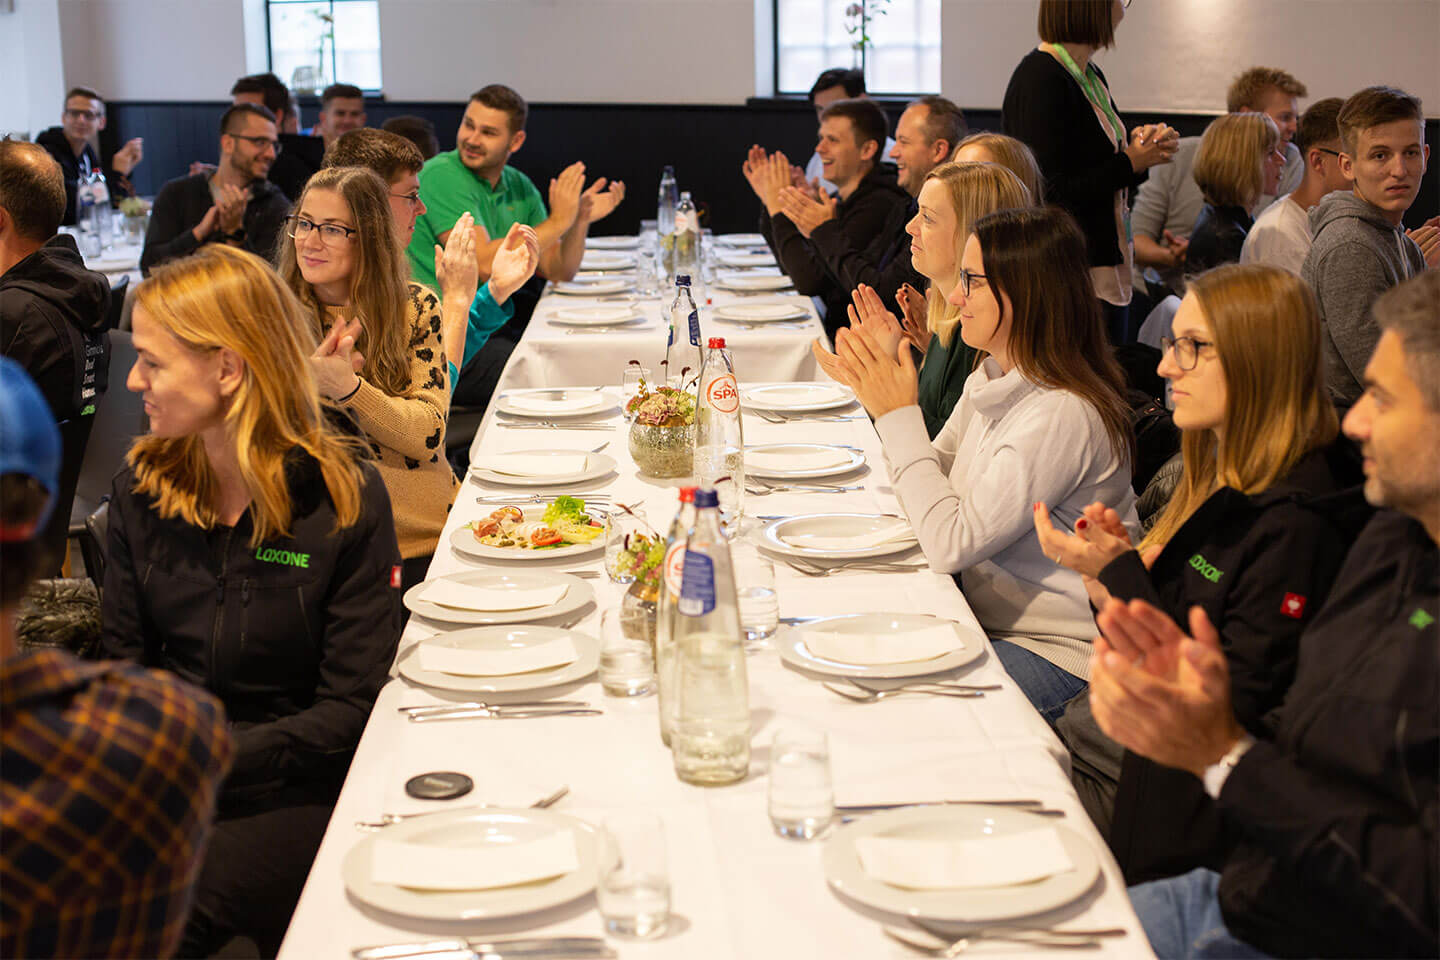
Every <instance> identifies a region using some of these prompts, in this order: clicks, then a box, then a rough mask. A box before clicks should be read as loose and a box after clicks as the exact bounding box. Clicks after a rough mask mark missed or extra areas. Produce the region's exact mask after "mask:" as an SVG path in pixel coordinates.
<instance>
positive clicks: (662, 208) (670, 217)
mask: <svg viewBox="0 0 1440 960" xmlns="http://www.w3.org/2000/svg"><path fill="white" fill-rule="evenodd" d="M679 202H680V188H679V186H677V185H676V183H675V168H674V167H672V166H669V165H668V164H667V165H666V167H665V171H664V172H663V173H661V174H660V199H659V203H658V204H657V211H656V214H655V227H656V230H657V231H658V232H659V234H660V236H662V237H668V236H670V234H672V233H674V232H675V207H676V205H677V204H679Z"/></svg>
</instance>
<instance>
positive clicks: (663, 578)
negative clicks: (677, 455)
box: [655, 487, 695, 747]
mask: <svg viewBox="0 0 1440 960" xmlns="http://www.w3.org/2000/svg"><path fill="white" fill-rule="evenodd" d="M694 529H695V488H694V487H681V488H680V509H679V510H678V511H676V513H675V519H674V520H673V521H672V522H671V523H670V534H669V536H667V537H666V538H665V562H664V564H663V565H662V566H661V569H660V597H659V599H658V600H657V601H656V605H655V680H656V688H657V691H658V692H657V694H656V697H657V699H658V700H659V708H660V739H661V740H663V741H664V742H665V746H667V747H668V746H670V736H671V734H672V733H673V732H674V730H675V719H676V707H677V706H678V705H679V698H678V696H677V694H676V691H675V684H676V682H677V677H676V674H675V634H674V619H675V604H676V602H677V601H678V600H679V599H680V581H681V576H682V573H683V571H684V569H685V542H686V541H687V540H689V539H690V533H691V531H693V530H694Z"/></svg>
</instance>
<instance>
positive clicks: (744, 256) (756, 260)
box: [720, 253, 775, 267]
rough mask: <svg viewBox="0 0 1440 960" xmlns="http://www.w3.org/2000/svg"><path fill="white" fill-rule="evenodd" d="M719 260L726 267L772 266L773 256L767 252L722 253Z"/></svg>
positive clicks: (773, 262)
mask: <svg viewBox="0 0 1440 960" xmlns="http://www.w3.org/2000/svg"><path fill="white" fill-rule="evenodd" d="M720 262H721V263H723V264H725V265H726V266H727V267H773V266H774V265H775V258H774V257H773V256H771V255H770V254H768V253H722V254H720Z"/></svg>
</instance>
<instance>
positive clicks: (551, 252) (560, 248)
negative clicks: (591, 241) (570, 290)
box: [536, 220, 589, 281]
mask: <svg viewBox="0 0 1440 960" xmlns="http://www.w3.org/2000/svg"><path fill="white" fill-rule="evenodd" d="M547 222H548V221H547ZM588 230H589V224H588V223H582V222H581V221H580V220H576V221H575V223H574V224H573V225H572V226H571V227H570V229H569V230H567V231H565V233H563V234H562V235H561V236H560V240H559V242H557V243H555V244H554V245H552V246H551V247H549V248H548V249H547V248H545V247H544V245H543V243H542V245H541V248H540V266H539V269H538V271H537V272H538V273H540V275H541V276H543V277H545V279H547V280H557V281H565V280H573V279H575V274H576V273H578V272H579V271H580V261H581V259H582V258H583V257H584V256H585V234H586V232H587V231H588ZM536 232H537V233H538V232H539V230H538V229H537V230H536Z"/></svg>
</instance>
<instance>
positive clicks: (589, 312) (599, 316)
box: [555, 306, 640, 324]
mask: <svg viewBox="0 0 1440 960" xmlns="http://www.w3.org/2000/svg"><path fill="white" fill-rule="evenodd" d="M639 317H640V314H639V313H637V312H636V311H635V308H634V307H631V306H624V307H583V308H580V309H571V310H556V311H555V319H556V320H569V321H571V322H572V323H597V324H598V323H602V322H603V323H619V322H620V321H622V320H635V319H637V318H639Z"/></svg>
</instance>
